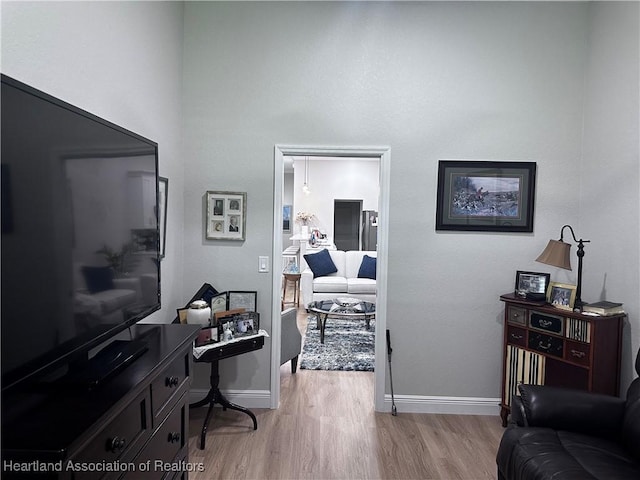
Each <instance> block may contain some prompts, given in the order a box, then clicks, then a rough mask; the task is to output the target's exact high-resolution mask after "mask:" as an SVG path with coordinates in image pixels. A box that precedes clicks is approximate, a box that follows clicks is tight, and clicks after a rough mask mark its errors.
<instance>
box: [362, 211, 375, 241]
mask: <svg viewBox="0 0 640 480" xmlns="http://www.w3.org/2000/svg"><path fill="white" fill-rule="evenodd" d="M361 233H362V235H361V238H362V250H369V251H372V250H377V249H378V212H376V211H375V210H363V212H362V232H361Z"/></svg>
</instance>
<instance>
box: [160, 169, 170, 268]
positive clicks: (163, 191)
mask: <svg viewBox="0 0 640 480" xmlns="http://www.w3.org/2000/svg"><path fill="white" fill-rule="evenodd" d="M168 198H169V179H168V178H166V177H158V222H159V227H160V259H163V258H164V256H165V252H166V243H167V200H168Z"/></svg>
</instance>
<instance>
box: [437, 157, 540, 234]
mask: <svg viewBox="0 0 640 480" xmlns="http://www.w3.org/2000/svg"><path fill="white" fill-rule="evenodd" d="M535 185H536V163H535V162H506V161H505V162H502V161H475V160H473V161H458V160H440V162H439V163H438V191H437V199H436V230H458V231H478V232H529V233H530V232H533V213H534V206H535V205H534V204H535Z"/></svg>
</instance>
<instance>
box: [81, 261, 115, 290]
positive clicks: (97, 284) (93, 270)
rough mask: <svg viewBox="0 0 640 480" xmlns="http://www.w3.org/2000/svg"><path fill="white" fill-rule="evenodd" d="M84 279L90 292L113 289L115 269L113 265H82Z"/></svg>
mask: <svg viewBox="0 0 640 480" xmlns="http://www.w3.org/2000/svg"><path fill="white" fill-rule="evenodd" d="M82 274H83V275H84V281H85V283H86V284H87V290H89V293H98V292H103V291H105V290H113V289H114V288H115V285H114V283H113V269H112V268H111V267H82Z"/></svg>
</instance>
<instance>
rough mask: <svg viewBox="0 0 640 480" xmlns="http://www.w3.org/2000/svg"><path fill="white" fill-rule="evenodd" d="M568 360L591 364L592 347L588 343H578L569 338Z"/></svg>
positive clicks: (580, 363) (585, 364)
mask: <svg viewBox="0 0 640 480" xmlns="http://www.w3.org/2000/svg"><path fill="white" fill-rule="evenodd" d="M565 355H566V358H565V359H566V360H569V361H570V362H573V363H577V364H579V365H584V366H586V367H588V366H589V360H590V359H591V348H590V346H589V345H588V344H586V343H578V342H572V341H570V340H567V350H566V352H565Z"/></svg>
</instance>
